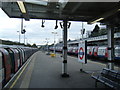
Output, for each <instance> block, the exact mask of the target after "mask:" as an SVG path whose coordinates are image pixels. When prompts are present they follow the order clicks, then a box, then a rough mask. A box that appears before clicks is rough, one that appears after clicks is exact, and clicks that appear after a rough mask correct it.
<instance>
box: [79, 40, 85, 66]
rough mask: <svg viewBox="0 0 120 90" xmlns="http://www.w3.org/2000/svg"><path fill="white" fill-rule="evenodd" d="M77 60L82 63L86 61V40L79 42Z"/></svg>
mask: <svg viewBox="0 0 120 90" xmlns="http://www.w3.org/2000/svg"><path fill="white" fill-rule="evenodd" d="M78 61H79V62H81V63H84V64H86V63H87V41H86V40H83V41H80V42H79V48H78Z"/></svg>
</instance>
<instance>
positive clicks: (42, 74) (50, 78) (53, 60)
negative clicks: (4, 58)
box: [6, 51, 120, 88]
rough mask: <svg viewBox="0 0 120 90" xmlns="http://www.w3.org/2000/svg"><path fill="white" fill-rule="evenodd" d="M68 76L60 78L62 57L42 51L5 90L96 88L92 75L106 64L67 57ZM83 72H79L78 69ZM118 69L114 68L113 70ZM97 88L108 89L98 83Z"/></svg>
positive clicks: (31, 58) (37, 53) (30, 60)
mask: <svg viewBox="0 0 120 90" xmlns="http://www.w3.org/2000/svg"><path fill="white" fill-rule="evenodd" d="M67 67H68V68H67V70H68V74H69V75H70V77H68V78H63V77H61V72H62V57H61V56H60V55H59V54H57V55H56V57H51V56H50V55H46V54H45V53H44V52H42V51H38V52H36V53H35V54H33V55H32V56H31V57H30V59H29V60H28V61H27V63H26V64H25V65H24V67H23V68H22V69H21V71H20V73H18V75H16V77H15V78H14V80H13V81H12V82H9V84H8V85H7V86H6V88H96V87H95V80H94V79H92V78H91V75H92V74H93V72H94V73H96V74H99V73H100V71H101V70H102V69H103V68H105V67H106V64H102V63H99V62H94V61H90V60H88V62H87V64H84V65H83V67H82V64H81V63H79V62H78V59H77V58H75V57H71V56H68V66H67ZM81 68H82V69H83V71H84V72H81V71H80V69H81ZM119 69H120V68H119V67H117V66H115V70H119ZM97 88H108V87H105V85H103V84H101V83H99V84H98V87H97Z"/></svg>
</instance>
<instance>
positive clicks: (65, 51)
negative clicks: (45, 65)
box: [61, 19, 69, 77]
mask: <svg viewBox="0 0 120 90" xmlns="http://www.w3.org/2000/svg"><path fill="white" fill-rule="evenodd" d="M67 23H68V21H67V20H66V19H65V20H63V63H62V75H61V76H62V77H69V74H67Z"/></svg>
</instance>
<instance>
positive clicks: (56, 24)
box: [54, 20, 58, 29]
mask: <svg viewBox="0 0 120 90" xmlns="http://www.w3.org/2000/svg"><path fill="white" fill-rule="evenodd" d="M57 23H58V20H56V26H55V28H54V29H57V28H58V25H57Z"/></svg>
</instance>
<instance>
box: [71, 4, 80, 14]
mask: <svg viewBox="0 0 120 90" xmlns="http://www.w3.org/2000/svg"><path fill="white" fill-rule="evenodd" d="M81 4H82V3H81V2H77V4H76V5H75V6H74V7H73V9H72V10H71V14H73V13H74V12H76V11H77V9H78V8H79V7H80V5H81Z"/></svg>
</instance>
